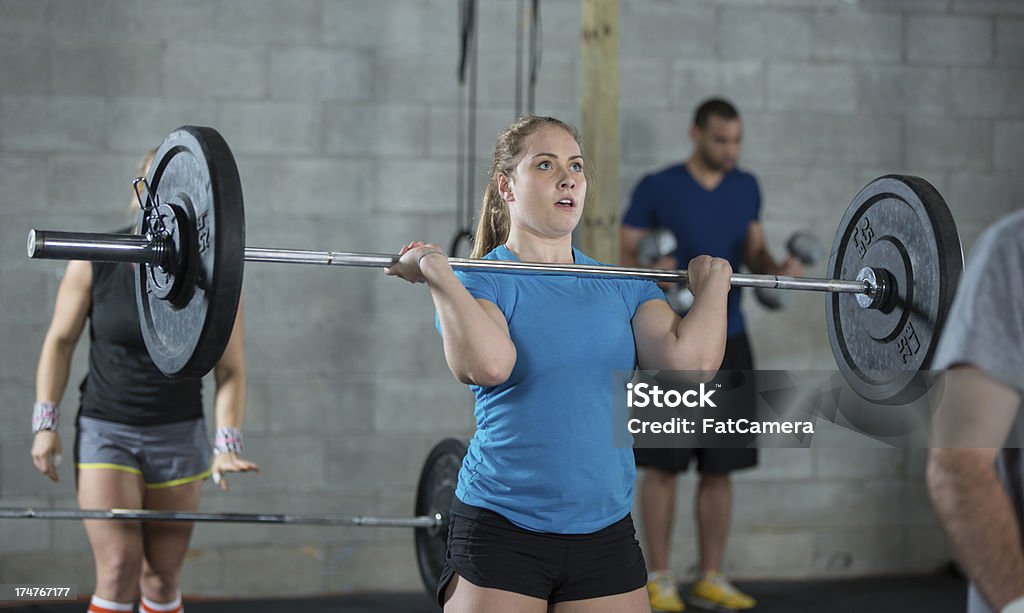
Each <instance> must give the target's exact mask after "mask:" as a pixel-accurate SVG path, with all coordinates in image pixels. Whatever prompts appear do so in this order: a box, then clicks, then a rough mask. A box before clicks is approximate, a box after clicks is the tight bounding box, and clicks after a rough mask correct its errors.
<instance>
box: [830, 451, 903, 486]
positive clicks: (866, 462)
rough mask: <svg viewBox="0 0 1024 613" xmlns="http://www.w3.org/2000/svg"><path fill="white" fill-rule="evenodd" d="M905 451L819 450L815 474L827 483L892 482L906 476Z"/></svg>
mask: <svg viewBox="0 0 1024 613" xmlns="http://www.w3.org/2000/svg"><path fill="white" fill-rule="evenodd" d="M904 466H905V458H904V450H903V449H856V448H852V449H827V450H826V449H816V450H815V451H814V474H815V475H816V476H818V477H821V478H824V479H832V480H839V479H874V478H883V479H891V478H895V477H898V476H900V475H902V474H904V472H905V469H904Z"/></svg>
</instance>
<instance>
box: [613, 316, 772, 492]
mask: <svg viewBox="0 0 1024 613" xmlns="http://www.w3.org/2000/svg"><path fill="white" fill-rule="evenodd" d="M727 370H737V371H748V372H749V371H753V370H754V358H753V355H752V354H751V353H750V342H749V341H748V340H747V335H746V334H745V333H743V334H737V335H735V336H730V337H729V338H728V339H726V342H725V358H724V359H723V360H722V367H721V369H719V372H720V373H721V372H722V371H727ZM750 389H753V387H752V386H750ZM755 402H756V398H754V396H753V394H751V395H750V397H749V398H747V399H744V400H743V401H742V402H740V403H739V406H736V407H733V408H731V409H730V415H729V416H730V417H734V418H741V417H743V418H747V419H753V418H754V417H755V415H756V410H755V409H756V407H755ZM734 440H735V439H734ZM633 455H634V456H635V457H636V465H637V466H641V467H645V468H655V469H658V470H661V471H663V472H667V473H671V474H676V473H681V472H685V471H686V468H687V467H688V466H689V465H690V460H692V459H693V458H697V471H698V472H700V473H701V474H706V475H723V474H728V473H730V472H732V471H734V470H740V469H742V468H750V467H752V466H757V449H756V448H752V449H747V448H724V447H723V448H715V447H708V448H682V449H676V448H643V447H638V448H636V449H633Z"/></svg>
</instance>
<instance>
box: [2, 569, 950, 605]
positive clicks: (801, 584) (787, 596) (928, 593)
mask: <svg viewBox="0 0 1024 613" xmlns="http://www.w3.org/2000/svg"><path fill="white" fill-rule="evenodd" d="M737 584H738V585H739V586H740V587H741V588H742V589H743V590H744V591H745V592H747V593H748V594H751V595H753V596H755V597H756V598H757V599H758V601H759V604H758V606H757V607H756V608H755V609H753V611H756V613H793V612H803V611H808V612H814V613H866V612H870V613H916V612H918V611H920V612H922V613H924V612H926V611H927V612H928V613H962V612H963V611H964V608H965V606H966V602H967V591H966V590H967V586H966V584H965V583H964V581H963V579H962V578H960V577H959V576H957V575H956V574H954V573H952V572H943V573H938V574H934V575H924V576H909V577H876V578H866V579H843V580H823V581H751V582H737ZM688 588H689V586H688V585H683V586H682V590H681V593H683V594H686V593H687V592H688V591H689V590H688ZM186 604H187V611H188V613H214V612H217V613H243V612H245V613H269V612H272V611H288V612H289V613H327V612H328V611H329V612H331V613H389V612H395V613H399V612H401V613H436V611H437V610H438V608H437V606H436V605H434V604H433V603H432V602H431V600H430V598H429V597H427V596H426V595H425V594H423V593H402V594H379V593H374V594H351V595H345V596H324V597H318V598H296V599H290V600H265V599H264V600H203V601H195V600H191V599H186ZM0 609H3V610H4V612H5V613H8V612H11V613H13V612H15V611H23V612H25V613H30V612H31V613H72V612H75V613H80V612H81V610H82V604H81V603H47V604H38V605H29V606H17V607H12V608H7V607H5V606H4V605H3V604H0ZM688 610H690V611H696V610H698V609H696V608H693V607H691V608H689V609H688Z"/></svg>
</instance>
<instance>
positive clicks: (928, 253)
mask: <svg viewBox="0 0 1024 613" xmlns="http://www.w3.org/2000/svg"><path fill="white" fill-rule="evenodd" d="M865 267H874V268H881V269H884V270H887V271H888V272H889V273H890V275H891V276H892V279H893V296H892V300H891V301H890V304H889V305H888V306H887V307H886V308H883V309H881V310H878V309H863V308H861V307H860V306H859V305H858V304H857V299H856V297H855V296H854V295H853V294H832V296H831V299H830V300H829V303H828V308H827V318H828V334H829V343H830V344H831V346H832V353H833V354H834V355H835V359H836V363H837V364H838V365H839V369H840V371H841V372H842V373H843V376H844V377H845V378H846V380H847V382H848V383H849V384H850V386H851V387H852V388H853V389H854V391H856V392H857V394H859V395H860V396H861V397H863V398H864V399H866V400H869V401H871V402H875V403H878V404H890V405H892V404H906V403H909V402H913V401H914V400H916V399H918V398H919V397H920V396H921V395H922V394H923V393H924V392H925V390H926V386H925V385H922V384H921V378H920V376H919V371H921V370H923V369H926V368H928V365H929V364H930V362H931V359H932V354H933V353H934V351H935V347H936V345H937V344H938V340H939V333H940V332H941V331H942V327H943V325H944V324H945V321H946V315H947V313H948V312H949V307H950V305H951V304H952V302H953V296H954V294H955V293H956V288H957V285H958V284H959V282H960V275H961V273H962V272H963V251H962V249H961V246H960V237H959V235H958V234H957V230H956V224H955V223H954V222H953V216H952V215H951V214H950V212H949V207H947V206H946V202H945V201H944V200H943V199H942V196H941V195H940V194H939V192H938V191H936V190H935V188H934V187H932V186H931V185H930V184H929V183H928V182H927V181H925V180H924V179H921V178H918V177H907V176H898V175H888V176H885V177H881V178H879V179H876V180H874V181H872V182H871V183H870V184H868V186H867V187H865V188H864V189H862V190H861V192H860V193H859V194H857V196H856V197H855V198H854V199H853V202H852V203H851V204H850V207H849V208H848V209H847V210H846V214H845V215H844V216H843V219H842V220H841V221H840V222H839V229H838V230H837V231H836V238H835V242H834V243H833V244H832V253H831V255H830V257H829V262H828V276H830V277H831V278H835V279H847V280H851V279H856V278H857V275H858V273H859V272H860V271H861V269H863V268H865Z"/></svg>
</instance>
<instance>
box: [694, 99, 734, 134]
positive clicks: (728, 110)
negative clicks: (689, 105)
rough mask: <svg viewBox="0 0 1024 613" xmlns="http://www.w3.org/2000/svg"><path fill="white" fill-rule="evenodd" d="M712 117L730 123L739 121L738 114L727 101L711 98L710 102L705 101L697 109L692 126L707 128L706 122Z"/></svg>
mask: <svg viewBox="0 0 1024 613" xmlns="http://www.w3.org/2000/svg"><path fill="white" fill-rule="evenodd" d="M712 116H714V117H721V118H722V119H725V120H727V121H731V120H733V119H739V118H740V113H739V111H737V110H736V107H735V106H733V105H732V103H731V102H729V101H728V100H724V99H722V98H712V99H710V100H705V101H704V102H702V103H701V105H700V106H698V107H697V111H696V112H695V113H694V114H693V125H695V126H697V127H698V128H701V129H704V128H706V127H707V125H708V120H709V119H710V118H711V117H712Z"/></svg>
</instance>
